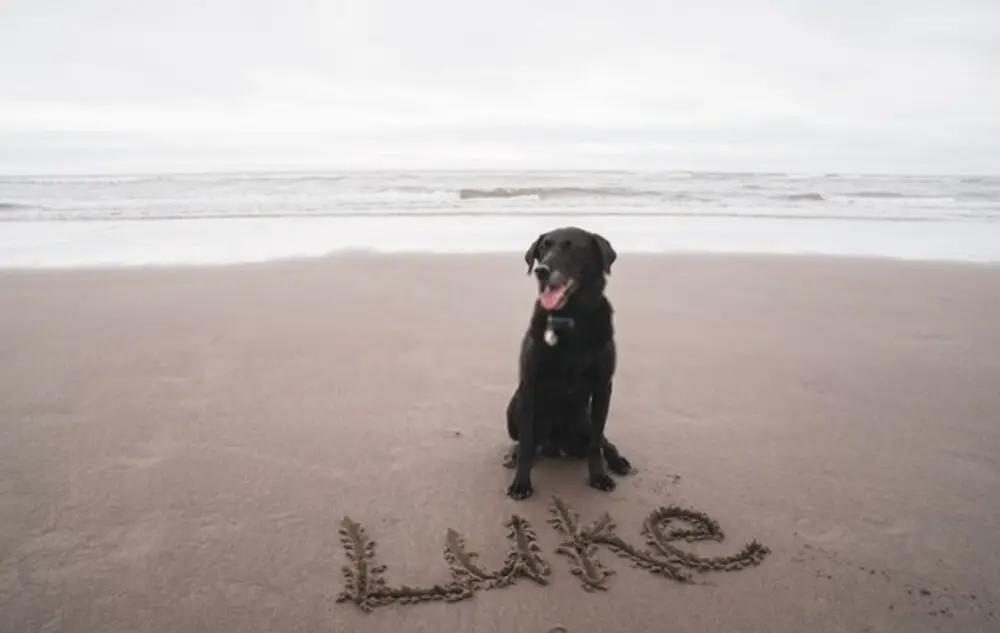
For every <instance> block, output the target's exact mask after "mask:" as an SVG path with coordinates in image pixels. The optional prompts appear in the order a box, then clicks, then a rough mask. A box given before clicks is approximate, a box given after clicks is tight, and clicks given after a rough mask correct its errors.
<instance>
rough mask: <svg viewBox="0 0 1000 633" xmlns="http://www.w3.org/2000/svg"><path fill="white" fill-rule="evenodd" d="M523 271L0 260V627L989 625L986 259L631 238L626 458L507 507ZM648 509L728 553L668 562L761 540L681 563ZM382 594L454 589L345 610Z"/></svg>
mask: <svg viewBox="0 0 1000 633" xmlns="http://www.w3.org/2000/svg"><path fill="white" fill-rule="evenodd" d="M524 270H525V269H524V264H523V262H522V261H521V259H520V257H519V256H518V255H516V254H513V255H509V256H499V255H496V256H493V255H491V256H430V255H428V256H417V255H414V256H374V255H373V256H362V255H357V256H355V255H351V256H342V257H334V258H328V259H320V260H312V261H296V262H282V263H269V264H260V265H243V266H231V267H217V268H161V269H131V270H129V269H107V270H78V271H59V272H4V273H0V306H2V309H0V632H2V633H29V632H35V631H46V632H54V631H65V632H79V633H95V632H99V631H100V632H104V631H107V632H123V633H124V632H129V633H132V632H135V633H140V632H156V633H161V632H168V631H176V632H177V633H197V632H206V633H236V632H240V633H244V632H256V631H259V632H267V633H297V632H303V633H304V632H309V633H313V632H319V631H327V632H336V633H343V632H346V631H359V632H360V631H364V632H367V633H381V632H384V633H389V632H397V631H399V632H410V631H414V632H416V631H434V632H461V633H468V632H493V631H496V632H511V633H513V632H517V633H536V632H537V633H544V632H546V631H549V630H551V629H552V628H553V627H559V626H561V627H565V629H566V630H567V631H568V632H569V633H610V632H616V633H617V632H624V631H635V632H646V631H671V632H675V633H684V632H692V633H694V632H709V631H711V632H714V633H737V632H750V631H767V632H768V633H805V632H807V631H823V632H835V631H845V632H848V631H849V632H852V633H860V632H863V631H873V632H878V631H893V632H897V631H898V632H900V633H919V632H922V631H956V632H961V633H975V632H977V631H982V632H987V631H996V630H1000V589H998V588H1000V551H998V547H997V544H998V543H1000V495H998V491H1000V458H998V455H1000V388H998V385H1000V326H998V323H1000V267H997V266H992V265H964V264H963V265H959V264H943V263H941V264H922V263H903V262H896V261H887V260H886V261H876V260H853V259H836V258H807V257H722V256H637V255H630V254H626V255H623V256H622V257H621V259H620V260H619V262H618V263H617V264H616V266H615V269H614V271H613V274H612V277H611V278H610V285H609V292H608V294H609V296H610V298H611V300H612V302H613V303H614V305H615V308H616V311H617V313H616V315H617V316H616V324H617V329H618V343H619V371H618V374H617V380H616V383H615V394H614V399H613V401H612V405H611V414H610V418H609V434H610V436H611V438H612V440H613V441H614V442H615V443H616V444H617V445H618V447H619V448H620V449H621V450H622V452H623V454H624V455H626V456H627V457H628V458H629V459H630V460H631V461H632V463H633V464H634V465H635V466H636V468H637V472H636V473H635V474H633V475H631V476H629V477H619V478H617V483H618V487H617V489H616V490H615V491H614V492H611V493H602V492H598V491H596V490H593V489H590V488H588V487H587V486H586V484H585V480H586V466H585V465H584V464H583V463H582V462H578V461H569V460H551V459H550V460H542V461H541V462H540V463H539V464H538V466H537V467H536V469H535V472H534V476H533V481H534V484H535V488H536V495H535V496H534V497H532V498H530V499H528V500H526V501H523V502H515V501H512V500H510V499H508V498H507V497H505V496H504V490H505V488H506V486H507V484H508V483H509V479H510V476H511V471H509V470H507V469H505V468H503V466H502V464H501V461H502V457H503V454H504V452H505V451H506V450H507V449H508V448H509V441H508V440H507V437H506V433H505V428H504V407H505V406H506V402H507V398H508V397H509V395H510V393H511V390H512V389H513V387H514V381H515V378H516V361H517V347H518V343H519V340H520V337H521V335H522V332H523V329H524V327H525V325H526V323H527V318H528V313H529V310H530V306H531V302H532V300H533V292H532V291H533V288H532V283H531V281H530V280H529V279H528V278H526V277H525V274H524ZM553 495H555V496H556V497H558V499H560V500H561V501H562V502H563V503H564V504H565V507H564V516H563V521H562V522H561V523H560V524H558V525H556V524H553V523H550V522H549V519H550V518H552V517H553V516H554V515H553V514H552V513H551V508H552V505H553ZM670 506H677V507H681V508H692V509H694V510H697V511H699V512H703V513H705V514H706V515H708V516H709V517H711V519H713V520H714V521H717V522H718V525H719V526H720V527H721V530H722V531H723V532H724V538H722V539H721V542H706V541H697V542H694V543H688V542H685V541H684V540H682V539H681V540H675V541H673V542H672V543H667V544H666V545H665V547H666V548H667V550H666V551H668V552H669V551H671V550H670V549H669V548H671V547H675V548H680V549H681V550H683V551H686V552H694V553H696V554H698V555H701V556H706V557H707V556H720V555H733V554H736V553H737V552H740V551H741V549H743V548H744V546H746V545H747V544H749V543H752V542H754V541H756V542H759V543H760V544H761V545H763V546H764V547H765V548H766V550H765V551H766V555H763V556H762V560H760V561H759V565H749V566H747V567H745V568H741V569H738V570H733V571H707V572H698V571H692V570H687V571H688V572H689V574H690V576H691V577H692V579H693V580H695V581H696V582H692V583H685V582H681V581H679V580H678V579H677V578H674V577H671V574H672V573H673V572H674V571H678V570H680V571H681V572H683V571H684V568H683V566H682V565H678V564H676V563H675V564H672V565H667V564H661V563H662V561H663V560H664V559H665V555H664V554H662V553H661V554H659V555H657V550H656V547H655V544H654V545H650V544H647V542H646V538H645V537H644V535H643V533H642V527H643V523H644V521H645V520H646V519H647V518H648V517H650V515H651V513H653V512H654V511H655V510H656V509H657V508H659V507H670ZM567 509H568V510H567ZM569 511H575V512H578V513H579V515H580V519H579V521H580V525H579V526H577V529H576V532H575V536H576V540H575V541H573V539H572V536H573V534H567V531H569V532H573V525H571V523H572V521H568V520H567V516H565V514H566V512H569ZM605 513H607V514H608V515H609V516H610V517H611V518H612V519H613V520H614V525H613V526H605V530H604V531H597V532H587V531H586V530H585V529H584V528H586V527H587V526H589V525H591V524H592V523H594V522H595V521H596V520H597V519H599V518H600V517H601V516H602V515H604V514H605ZM512 515H517V519H516V520H515V521H514V522H513V527H512V528H511V529H512V530H513V537H512V538H508V537H507V535H508V527H506V526H505V522H508V521H510V520H511V518H512ZM345 517H349V519H350V521H348V522H346V523H345ZM569 518H572V516H571V515H570V516H569ZM653 524H654V528H655V529H654V533H655V534H654V536H656V535H657V534H659V536H660V537H663V538H661V539H660V540H661V541H664V540H666V539H667V538H669V528H666V529H662V530H660V528H662V527H663V526H662V524H659V523H657V522H655V521H653ZM657 526H659V527H657ZM449 530H453V532H450V531H449ZM657 530H660V531H659V532H657ZM601 538H603V539H604V541H601ZM588 539H590V540H589V543H590V544H592V545H595V546H596V550H594V551H593V552H588V551H587V547H586V545H587V543H588ZM616 539H618V540H616ZM567 540H569V541H572V542H574V543H577V544H580V543H582V544H583V545H582V546H581V548H580V549H579V551H577V550H573V551H577V553H578V554H580V556H579V557H577V558H576V559H575V558H574V557H573V556H571V555H568V554H566V553H560V552H557V551H556V550H557V548H558V547H559V546H560V544H561V543H563V542H564V541H567ZM653 540H654V541H655V540H656V539H655V538H654V539H653ZM345 542H346V543H347V546H346V547H345ZM366 542H371V543H374V544H375V548H374V550H373V551H372V550H370V549H368V548H367V546H366V544H365V543H366ZM532 542H534V543H535V544H536V545H537V551H536V549H535V548H533V547H532V546H531V543H532ZM607 542H611V543H615V542H626V543H628V544H629V545H630V546H632V547H634V548H636V549H647V550H649V551H650V552H652V553H653V555H654V556H653V559H654V560H655V561H660V563H652V564H651V565H652V567H653V568H654V569H655V570H656V571H657V572H658V573H655V574H654V573H650V570H649V569H642V568H636V567H633V566H632V565H631V564H630V560H628V559H627V552H624V553H623V551H622V550H621V548H619V552H618V554H622V555H617V554H616V552H614V551H612V549H610V548H609V547H608V546H607V545H606V543H607ZM446 548H447V550H448V551H447V552H446V551H445V550H446ZM570 549H572V548H570ZM352 551H353V556H352ZM366 551H367V552H368V554H372V555H373V558H372V559H367V558H364V556H365V555H366ZM565 551H566V550H564V552H565ZM469 552H476V553H478V554H479V557H478V558H475V557H473V558H469V557H468V556H467V555H466V554H468V553H469ZM509 552H510V553H511V556H510V559H509V560H510V561H512V564H511V565H507V566H506V569H505V565H504V563H505V557H507V556H508V553H509ZM633 558H634V557H633ZM362 559H363V560H362ZM359 561H360V562H359ZM632 562H635V561H634V560H633V561H632ZM379 565H385V566H386V569H385V570H384V572H382V571H380V567H379ZM657 565H660V566H659V567H657ZM344 566H347V567H348V569H349V571H350V573H351V574H352V576H351V579H349V578H347V577H346V576H345V574H344V572H343V571H342V567H344ZM450 566H451V567H454V568H456V569H458V570H459V574H458V575H457V576H455V577H454V578H453V575H452V572H451V571H450ZM648 566H650V564H647V567H648ZM574 568H580V569H582V571H581V572H580V573H579V574H574V573H573V571H572V570H573V569H574ZM607 571H613V572H615V573H613V574H611V575H607V576H605V575H604V574H605V573H606V572H607ZM498 572H500V573H498ZM462 573H464V574H465V576H463V575H462ZM477 574H478V576H477ZM379 577H381V579H382V580H384V582H385V587H386V588H387V589H380V587H382V585H380V584H379V582H378V580H379ZM470 578H471V580H470ZM463 579H464V580H463ZM508 583H509V586H498V587H491V585H505V584H508ZM403 585H409V586H410V587H415V588H419V589H422V590H426V591H427V592H431V593H433V592H435V591H437V592H438V593H439V594H440V595H439V596H438V597H440V598H447V600H445V599H440V600H437V599H436V600H431V601H427V602H421V603H418V604H402V603H400V602H399V601H396V602H394V603H392V604H388V605H385V606H378V605H376V604H374V602H376V601H374V600H368V601H367V602H366V595H369V597H370V596H371V595H388V594H389V593H392V592H390V591H388V589H393V588H395V589H399V588H401V587H402V586H403ZM435 585H438V586H439V587H438V589H435V588H434V586H435ZM585 585H587V586H588V587H589V588H590V590H587V589H586V588H585ZM366 588H367V592H368V593H367V594H366V593H365V591H366ZM379 591H382V592H383V594H379V593H378V592H379ZM342 593H343V594H344V597H346V598H347V599H346V600H342V601H339V602H338V598H339V597H341V595H342ZM449 600H454V602H451V601H449ZM365 605H367V606H372V607H374V608H373V609H372V610H371V611H370V612H367V611H366V610H365V609H363V608H362V606H365Z"/></svg>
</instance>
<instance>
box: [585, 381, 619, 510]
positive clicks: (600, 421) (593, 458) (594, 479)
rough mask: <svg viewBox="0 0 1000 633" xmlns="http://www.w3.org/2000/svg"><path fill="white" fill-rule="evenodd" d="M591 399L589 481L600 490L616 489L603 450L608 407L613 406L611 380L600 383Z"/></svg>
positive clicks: (588, 458) (588, 449)
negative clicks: (605, 463)
mask: <svg viewBox="0 0 1000 633" xmlns="http://www.w3.org/2000/svg"><path fill="white" fill-rule="evenodd" d="M591 397H592V399H591V401H590V424H591V429H590V443H589V444H588V446H587V471H588V476H589V483H590V485H591V486H593V487H594V488H597V489H598V490H604V491H610V490H614V489H615V481H614V479H612V478H611V476H610V475H608V471H607V468H605V466H604V455H603V452H602V450H601V449H602V448H603V444H604V425H605V424H606V423H607V421H608V409H609V408H610V407H611V381H610V380H608V381H607V382H605V383H602V384H600V385H598V386H597V387H596V388H595V389H594V391H593V395H592V396H591Z"/></svg>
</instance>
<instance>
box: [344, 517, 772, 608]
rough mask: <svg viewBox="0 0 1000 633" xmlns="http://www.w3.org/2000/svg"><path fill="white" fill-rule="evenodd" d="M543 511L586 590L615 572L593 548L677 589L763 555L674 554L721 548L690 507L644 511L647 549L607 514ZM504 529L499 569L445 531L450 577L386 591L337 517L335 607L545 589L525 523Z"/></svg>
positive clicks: (367, 542) (541, 563)
mask: <svg viewBox="0 0 1000 633" xmlns="http://www.w3.org/2000/svg"><path fill="white" fill-rule="evenodd" d="M549 509H550V511H551V513H552V518H550V519H549V523H551V524H552V525H553V527H555V529H556V530H557V531H558V532H559V534H560V536H561V537H562V542H561V543H560V544H559V546H558V547H557V548H556V553H558V554H561V555H564V556H566V557H568V558H569V559H570V561H571V564H572V572H573V575H575V576H576V577H577V578H578V579H579V580H580V582H581V583H582V585H583V588H584V589H585V590H587V591H605V590H607V589H608V582H607V581H608V576H610V575H612V574H614V573H615V572H614V570H612V569H609V568H608V567H606V566H605V565H604V564H603V563H602V562H601V560H600V559H599V557H598V549H599V548H601V547H604V548H606V549H608V550H610V551H611V552H613V553H614V554H616V555H617V556H620V557H622V558H624V559H626V560H628V561H629V562H630V563H631V564H632V566H633V567H636V568H639V569H644V570H646V571H648V572H650V573H653V574H657V575H660V576H664V577H666V578H669V579H671V580H675V581H678V582H683V583H694V582H696V581H695V580H694V578H693V572H699V573H701V572H710V571H737V570H740V569H744V568H746V567H749V566H754V565H759V564H760V563H761V561H763V560H764V558H765V557H766V556H767V555H768V554H769V553H770V550H769V549H768V548H767V547H766V546H764V545H762V544H760V543H758V542H757V541H756V540H754V541H751V542H750V543H748V544H746V545H744V546H743V548H742V549H741V550H740V551H739V552H737V553H736V554H733V555H731V556H699V555H697V554H693V553H691V552H686V551H684V550H682V549H681V548H679V547H677V545H675V543H676V542H678V541H686V542H689V543H691V542H695V541H718V542H721V541H722V540H723V539H724V538H725V536H724V534H723V532H722V528H721V527H720V526H719V524H718V522H717V521H715V520H714V519H712V518H711V517H709V516H708V515H707V514H705V513H703V512H699V511H697V510H693V509H690V508H682V507H679V506H673V505H672V506H666V507H659V508H657V509H655V510H653V511H652V512H650V513H649V515H648V516H647V517H646V519H645V520H644V521H643V524H642V535H643V536H644V537H645V540H646V545H647V546H648V547H645V548H639V547H635V546H633V545H631V544H630V543H628V542H626V541H625V540H623V539H622V538H621V537H619V536H618V535H617V534H616V533H615V523H614V521H613V520H612V518H611V516H610V515H609V514H608V513H605V514H604V515H603V516H601V517H600V518H598V519H597V520H596V521H594V522H593V523H591V524H590V525H587V526H584V525H583V524H582V523H581V521H580V516H579V514H578V513H577V512H576V511H574V510H573V509H572V508H571V507H570V506H569V505H568V504H567V503H566V502H565V501H563V500H562V499H559V498H558V497H553V498H552V502H551V504H550V508H549ZM506 526H507V528H508V532H507V540H508V541H509V547H510V551H509V553H508V554H507V558H506V559H505V560H504V563H503V565H502V566H501V567H500V568H499V569H496V570H492V571H491V570H486V569H483V568H482V567H480V566H479V564H478V563H477V562H476V559H477V558H478V557H479V555H478V554H477V553H475V552H473V551H470V550H469V549H468V547H467V546H466V543H465V539H464V538H462V536H461V535H460V534H459V533H458V532H456V531H455V530H452V529H449V530H448V531H447V533H446V534H445V543H444V559H445V561H446V562H447V563H448V568H449V570H450V572H451V578H450V579H449V580H448V581H446V582H442V583H438V584H433V585H428V586H424V587H409V586H407V585H400V586H398V587H392V586H389V585H388V584H386V581H385V577H384V574H385V571H386V566H385V565H382V564H379V563H378V562H377V561H376V558H375V542H374V541H373V540H371V539H370V538H369V537H368V534H367V532H365V529H364V527H362V526H361V524H360V523H357V522H355V521H352V520H351V519H350V518H349V517H345V518H344V520H343V523H342V526H341V528H340V531H339V532H340V541H341V543H342V544H343V546H344V551H345V553H346V555H347V561H348V562H347V564H346V565H344V567H343V573H344V581H345V585H346V586H345V588H344V590H343V591H342V592H341V593H340V595H339V596H338V598H337V602H353V603H354V604H356V605H357V606H358V607H359V608H360V609H361V610H363V611H365V612H366V613H367V612H371V611H372V610H373V609H374V608H375V607H379V606H385V605H390V604H394V603H399V604H414V603H418V602H424V601H429V600H443V601H445V602H457V601H459V600H465V599H467V598H471V597H472V596H473V595H474V594H475V593H476V592H477V591H485V590H490V589H498V588H500V587H507V586H509V585H512V584H514V583H515V582H517V581H518V580H520V579H522V578H523V579H527V580H530V581H533V582H535V583H537V584H539V585H546V584H548V577H549V576H550V575H551V573H552V566H551V565H550V564H549V562H548V561H546V560H545V559H544V558H543V557H542V552H541V548H540V547H539V546H538V543H537V537H536V535H535V531H534V529H533V528H532V526H531V523H529V522H528V521H527V520H526V519H524V518H522V517H520V516H518V515H516V514H515V515H513V516H511V518H510V520H509V521H507V523H506Z"/></svg>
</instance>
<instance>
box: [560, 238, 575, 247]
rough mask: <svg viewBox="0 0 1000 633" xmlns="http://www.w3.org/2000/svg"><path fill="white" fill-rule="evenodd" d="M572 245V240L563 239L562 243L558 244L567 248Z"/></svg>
mask: <svg viewBox="0 0 1000 633" xmlns="http://www.w3.org/2000/svg"><path fill="white" fill-rule="evenodd" d="M572 245H573V241H572V240H563V241H562V244H560V246H562V247H563V248H569V247H570V246H572Z"/></svg>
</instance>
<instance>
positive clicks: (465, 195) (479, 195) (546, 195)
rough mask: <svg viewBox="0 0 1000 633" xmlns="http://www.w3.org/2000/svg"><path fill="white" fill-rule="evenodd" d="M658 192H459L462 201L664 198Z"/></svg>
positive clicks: (596, 189) (529, 189) (561, 189)
mask: <svg viewBox="0 0 1000 633" xmlns="http://www.w3.org/2000/svg"><path fill="white" fill-rule="evenodd" d="M662 195H663V194H662V193H661V192H658V191H643V190H640V189H629V188H627V187H496V188H493V189H476V188H466V189H459V190H458V197H459V198H461V199H462V200H477V199H484V198H524V197H529V196H532V197H536V198H540V199H542V200H546V199H553V198H594V197H596V198H641V197H650V196H657V197H658V196H662Z"/></svg>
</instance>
